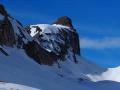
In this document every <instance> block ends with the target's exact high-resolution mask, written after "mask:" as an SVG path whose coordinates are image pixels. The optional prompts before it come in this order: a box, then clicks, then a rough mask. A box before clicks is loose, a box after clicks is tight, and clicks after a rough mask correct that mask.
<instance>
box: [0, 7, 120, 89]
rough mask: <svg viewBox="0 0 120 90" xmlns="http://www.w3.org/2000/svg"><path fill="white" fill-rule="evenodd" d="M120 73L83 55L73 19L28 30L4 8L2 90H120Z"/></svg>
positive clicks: (0, 39)
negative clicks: (103, 66) (101, 65)
mask: <svg viewBox="0 0 120 90" xmlns="http://www.w3.org/2000/svg"><path fill="white" fill-rule="evenodd" d="M119 73H120V68H119V67H117V68H109V69H107V68H102V67H100V66H98V65H96V64H94V63H92V62H90V61H89V60H87V59H85V58H83V57H82V56H81V54H80V45H79V36H78V33H77V30H75V28H74V27H73V24H72V20H71V19H70V18H69V17H67V16H65V17H61V18H59V19H58V20H57V21H55V22H54V23H53V24H51V25H50V24H37V25H30V26H28V27H26V28H24V27H23V26H22V24H21V23H20V22H19V21H17V20H16V19H14V18H13V17H11V16H10V15H9V14H8V13H7V11H6V10H5V9H4V7H3V6H2V5H0V82H1V83H0V90H101V89H102V90H106V89H108V90H120V83H119V82H120V77H119ZM11 83H14V84H11ZM23 85H25V86H23ZM27 86H29V87H27ZM31 87H32V88H31ZM35 88H36V89H35Z"/></svg>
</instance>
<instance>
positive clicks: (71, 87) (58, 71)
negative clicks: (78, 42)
mask: <svg viewBox="0 0 120 90" xmlns="http://www.w3.org/2000/svg"><path fill="white" fill-rule="evenodd" d="M2 48H3V49H4V50H6V51H7V53H8V54H9V56H7V57H6V56H5V55H3V54H2V53H1V52H0V80H1V81H4V82H10V83H16V84H22V85H26V86H30V87H34V88H38V89H40V90H101V89H102V90H106V89H108V90H120V84H119V83H118V82H114V81H99V82H92V81H91V79H90V78H89V77H88V76H87V74H91V75H100V74H102V73H103V72H105V71H106V70H105V69H102V68H100V67H98V66H97V65H96V64H93V63H91V62H89V61H87V60H85V59H84V58H82V57H79V56H77V59H79V63H78V64H75V63H74V62H73V61H72V59H69V58H71V57H70V56H71V52H70V49H69V55H70V56H66V59H67V60H66V61H64V62H62V61H61V62H59V65H58V64H54V65H53V66H47V65H39V64H37V63H35V62H34V61H33V60H31V59H30V58H29V57H28V56H27V55H26V54H25V53H24V50H22V49H17V48H7V47H2ZM13 86H14V85H13ZM15 87H17V86H16V85H15ZM0 88H2V86H0ZM6 90H9V89H6ZM13 90H14V89H13ZM20 90H27V89H26V88H25V89H20ZM29 90H37V89H32V88H30V89H29Z"/></svg>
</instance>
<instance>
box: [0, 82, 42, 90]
mask: <svg viewBox="0 0 120 90" xmlns="http://www.w3.org/2000/svg"><path fill="white" fill-rule="evenodd" d="M0 90H41V89H35V88H32V87H27V86H24V85H19V84H12V83H5V82H0Z"/></svg>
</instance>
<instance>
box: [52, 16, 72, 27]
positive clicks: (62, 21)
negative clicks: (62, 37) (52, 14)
mask: <svg viewBox="0 0 120 90" xmlns="http://www.w3.org/2000/svg"><path fill="white" fill-rule="evenodd" d="M54 24H61V25H64V26H68V27H71V28H73V25H72V20H71V19H70V18H69V17H67V16H63V17H60V18H58V19H57V21H55V22H54Z"/></svg>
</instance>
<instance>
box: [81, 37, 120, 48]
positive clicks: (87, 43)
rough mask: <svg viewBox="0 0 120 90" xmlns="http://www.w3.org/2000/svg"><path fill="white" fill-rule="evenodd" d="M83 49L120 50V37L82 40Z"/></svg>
mask: <svg viewBox="0 0 120 90" xmlns="http://www.w3.org/2000/svg"><path fill="white" fill-rule="evenodd" d="M80 45H81V48H89V49H105V48H120V37H117V38H116V37H115V38H103V39H88V38H82V39H80Z"/></svg>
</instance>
